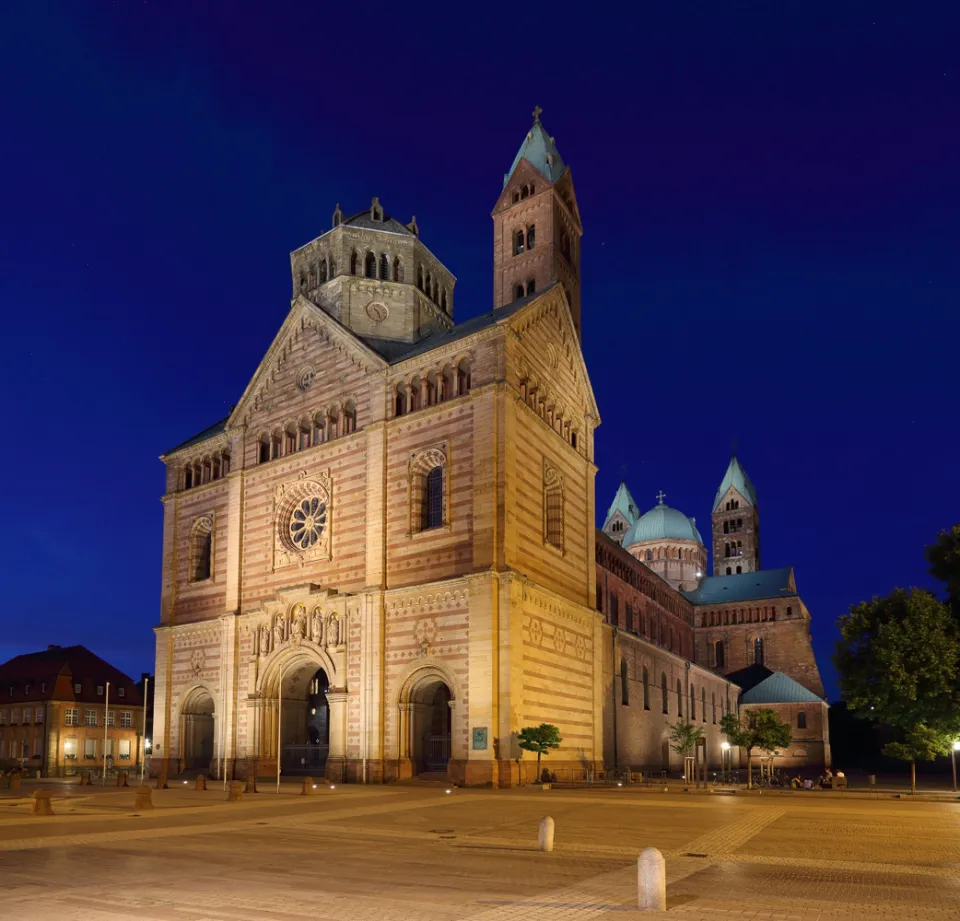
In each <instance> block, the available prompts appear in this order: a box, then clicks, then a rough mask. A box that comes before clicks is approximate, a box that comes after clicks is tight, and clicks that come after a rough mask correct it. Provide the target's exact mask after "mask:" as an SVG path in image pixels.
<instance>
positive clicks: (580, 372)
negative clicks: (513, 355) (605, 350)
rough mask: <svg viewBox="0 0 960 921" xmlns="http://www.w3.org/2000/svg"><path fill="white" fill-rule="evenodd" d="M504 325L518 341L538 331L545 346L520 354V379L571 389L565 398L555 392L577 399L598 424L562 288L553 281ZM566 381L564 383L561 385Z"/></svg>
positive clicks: (594, 403) (588, 377)
mask: <svg viewBox="0 0 960 921" xmlns="http://www.w3.org/2000/svg"><path fill="white" fill-rule="evenodd" d="M507 325H508V327H509V328H510V329H511V331H512V332H514V333H515V334H516V336H517V338H518V339H519V340H520V341H521V342H523V341H524V338H525V337H529V338H532V337H533V335H534V334H539V335H540V336H541V337H542V338H543V340H545V348H544V349H542V350H541V349H540V348H536V349H531V350H530V351H529V354H526V355H523V356H521V357H520V359H519V364H518V367H517V369H516V370H517V372H518V374H519V375H520V376H521V378H523V377H537V378H538V379H541V380H550V381H556V382H557V383H558V385H559V389H561V390H570V389H572V392H571V393H568V395H567V396H566V397H565V396H564V395H563V394H557V396H558V398H559V399H568V398H569V399H571V400H576V401H577V402H580V403H581V404H582V406H583V408H584V410H585V412H586V414H587V415H589V416H591V417H592V419H593V425H594V427H596V426H598V425H599V424H600V410H599V408H598V407H597V401H596V398H595V396H594V393H593V386H592V385H591V383H590V375H589V374H588V373H587V365H586V362H585V361H584V360H583V352H581V351H580V340H579V338H578V337H577V332H576V329H575V328H574V325H573V317H572V316H571V314H570V305H569V304H568V303H567V296H566V294H565V293H564V291H563V287H562V286H561V285H559V284H556V283H554V284H552V285H551V286H550V287H549V288H547V289H546V290H545V291H544V292H543V293H542V294H540V295H537V296H535V297H534V298H533V299H532V300H531V301H530V303H529V304H527V305H525V306H524V307H523V308H521V309H520V310H518V311H516V313H514V314H513V315H512V316H511V317H510V318H509V320H508V321H507ZM538 345H539V344H538ZM564 379H566V381H564ZM565 383H566V384H567V386H564V384H565Z"/></svg>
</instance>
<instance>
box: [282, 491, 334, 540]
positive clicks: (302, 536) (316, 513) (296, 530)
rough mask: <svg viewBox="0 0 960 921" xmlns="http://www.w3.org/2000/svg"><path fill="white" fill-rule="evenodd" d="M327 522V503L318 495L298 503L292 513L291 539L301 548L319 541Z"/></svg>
mask: <svg viewBox="0 0 960 921" xmlns="http://www.w3.org/2000/svg"><path fill="white" fill-rule="evenodd" d="M326 523H327V503H326V502H323V501H321V500H320V499H318V498H317V497H316V496H314V497H312V498H310V499H304V500H303V501H302V502H300V503H298V504H297V505H296V506H295V507H294V509H293V512H292V513H291V515H290V539H291V540H292V541H293V544H294V546H295V547H297V548H298V549H299V550H309V549H310V548H311V547H312V546H314V544H317V543H319V541H320V536H321V535H322V534H323V529H324V527H325V525H326Z"/></svg>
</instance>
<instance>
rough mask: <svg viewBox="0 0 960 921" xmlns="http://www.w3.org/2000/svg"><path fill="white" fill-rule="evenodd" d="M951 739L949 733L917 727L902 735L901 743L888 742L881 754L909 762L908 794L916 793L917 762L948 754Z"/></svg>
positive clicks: (922, 726) (921, 726) (926, 727)
mask: <svg viewBox="0 0 960 921" xmlns="http://www.w3.org/2000/svg"><path fill="white" fill-rule="evenodd" d="M952 741H953V740H952V737H951V735H950V734H949V733H944V732H938V731H937V730H936V729H931V728H930V727H929V726H924V725H922V724H921V725H918V726H913V727H911V728H910V729H908V730H907V731H906V732H905V733H904V734H903V741H902V742H890V743H889V744H887V745H884V746H883V753H884V754H885V755H887V757H889V758H897V759H899V760H900V761H909V762H910V792H911V793H916V792H917V762H918V761H933V759H934V758H936V757H937V755H946V754H949V752H950V747H951V744H952Z"/></svg>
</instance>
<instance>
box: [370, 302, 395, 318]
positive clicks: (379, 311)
mask: <svg viewBox="0 0 960 921" xmlns="http://www.w3.org/2000/svg"><path fill="white" fill-rule="evenodd" d="M389 314H390V311H389V310H388V309H387V305H386V304H381V303H379V302H378V301H374V302H373V303H371V304H367V316H368V317H370V319H371V320H373V321H374V322H375V323H382V322H383V321H384V320H386V318H387V317H388V316H389Z"/></svg>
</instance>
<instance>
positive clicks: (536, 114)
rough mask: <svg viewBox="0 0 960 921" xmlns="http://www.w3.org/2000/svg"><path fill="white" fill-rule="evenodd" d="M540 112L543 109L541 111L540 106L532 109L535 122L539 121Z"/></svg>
mask: <svg viewBox="0 0 960 921" xmlns="http://www.w3.org/2000/svg"><path fill="white" fill-rule="evenodd" d="M542 112H543V109H541V108H540V106H534V109H533V120H534V121H535V122H538V121H540V115H541V113H542Z"/></svg>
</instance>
